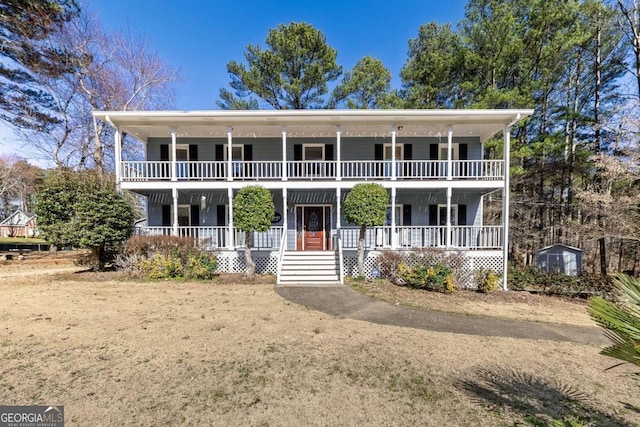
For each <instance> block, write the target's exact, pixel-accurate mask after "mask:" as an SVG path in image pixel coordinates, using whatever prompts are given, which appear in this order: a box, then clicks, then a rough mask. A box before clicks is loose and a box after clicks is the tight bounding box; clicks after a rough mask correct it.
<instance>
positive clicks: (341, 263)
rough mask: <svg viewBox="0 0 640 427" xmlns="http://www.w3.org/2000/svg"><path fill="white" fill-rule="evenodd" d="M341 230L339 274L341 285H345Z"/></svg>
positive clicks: (340, 235) (339, 232) (339, 234)
mask: <svg viewBox="0 0 640 427" xmlns="http://www.w3.org/2000/svg"><path fill="white" fill-rule="evenodd" d="M341 231H342V230H341V229H340V228H338V233H337V234H338V272H339V278H340V284H341V285H344V269H343V267H342V265H343V262H342V258H343V256H342V233H341Z"/></svg>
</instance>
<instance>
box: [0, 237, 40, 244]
mask: <svg viewBox="0 0 640 427" xmlns="http://www.w3.org/2000/svg"><path fill="white" fill-rule="evenodd" d="M0 244H9V245H17V244H24V245H48V244H49V243H47V241H46V240H44V239H40V238H37V237H27V238H24V237H0Z"/></svg>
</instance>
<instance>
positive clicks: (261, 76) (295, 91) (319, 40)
mask: <svg viewBox="0 0 640 427" xmlns="http://www.w3.org/2000/svg"><path fill="white" fill-rule="evenodd" d="M266 44H267V48H266V49H262V48H261V47H260V46H257V45H248V46H247V48H246V50H245V53H244V57H245V59H246V61H247V65H246V66H245V65H243V64H241V63H239V62H236V61H231V62H229V63H228V64H227V71H228V72H229V76H230V77H231V82H230V84H229V85H230V86H231V88H232V89H233V90H234V93H233V94H231V95H230V92H229V91H228V90H225V89H221V90H220V98H221V99H222V101H220V102H218V106H219V107H221V108H236V107H242V108H246V107H253V106H255V105H256V104H255V100H252V99H251V98H250V100H249V101H247V102H248V103H241V102H239V101H238V100H237V98H240V99H243V98H247V97H250V96H251V95H255V96H257V97H258V98H260V99H261V100H263V101H264V102H266V103H267V104H268V105H270V106H271V107H272V108H275V109H306V108H324V107H326V106H327V101H325V99H324V95H326V94H327V92H328V83H330V82H333V81H335V80H336V79H338V78H339V77H340V75H341V74H342V67H340V66H339V65H338V64H337V63H336V56H337V52H336V50H335V49H333V48H332V47H330V46H329V45H328V44H327V41H326V38H325V36H324V34H322V32H321V31H320V30H317V29H316V28H314V27H313V26H311V25H309V24H306V23H304V22H292V23H290V24H289V25H285V24H280V25H279V26H278V27H277V28H274V29H271V30H269V33H268V35H267V39H266ZM236 97H237V98H236Z"/></svg>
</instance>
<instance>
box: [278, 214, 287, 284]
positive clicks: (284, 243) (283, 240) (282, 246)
mask: <svg viewBox="0 0 640 427" xmlns="http://www.w3.org/2000/svg"><path fill="white" fill-rule="evenodd" d="M286 247H287V226H286V225H285V226H284V227H282V236H280V254H279V255H278V269H277V273H276V280H277V281H278V283H280V274H281V273H282V261H283V258H284V249H285V248H286Z"/></svg>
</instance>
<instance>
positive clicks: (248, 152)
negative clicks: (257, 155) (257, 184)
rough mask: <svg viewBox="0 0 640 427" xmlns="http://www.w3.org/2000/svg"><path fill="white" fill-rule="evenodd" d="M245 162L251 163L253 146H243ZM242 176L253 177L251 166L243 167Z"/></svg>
mask: <svg viewBox="0 0 640 427" xmlns="http://www.w3.org/2000/svg"><path fill="white" fill-rule="evenodd" d="M243 160H244V161H245V162H252V161H253V145H251V144H245V146H244V159H243ZM244 176H253V167H252V165H251V164H246V163H245V165H244Z"/></svg>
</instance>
